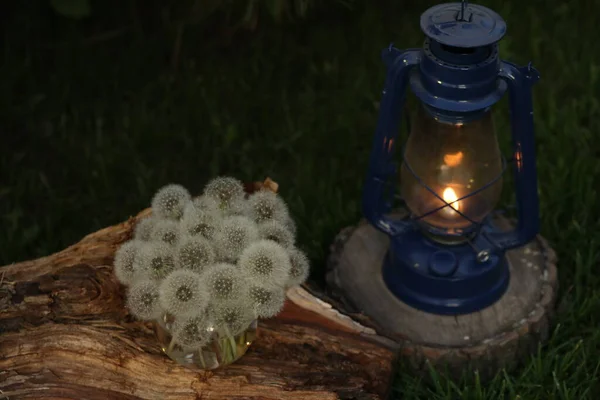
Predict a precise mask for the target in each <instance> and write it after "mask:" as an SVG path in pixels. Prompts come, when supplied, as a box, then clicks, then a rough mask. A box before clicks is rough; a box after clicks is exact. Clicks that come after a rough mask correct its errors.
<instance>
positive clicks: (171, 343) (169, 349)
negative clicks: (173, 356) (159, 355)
mask: <svg viewBox="0 0 600 400" xmlns="http://www.w3.org/2000/svg"><path fill="white" fill-rule="evenodd" d="M173 346H175V336H171V342H170V343H169V347H168V348H167V353H169V354H170V353H171V351H173Z"/></svg>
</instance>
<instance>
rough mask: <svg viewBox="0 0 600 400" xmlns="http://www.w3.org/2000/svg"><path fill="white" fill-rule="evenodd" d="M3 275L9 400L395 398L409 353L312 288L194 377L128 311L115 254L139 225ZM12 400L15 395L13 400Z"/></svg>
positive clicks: (2, 331)
mask: <svg viewBox="0 0 600 400" xmlns="http://www.w3.org/2000/svg"><path fill="white" fill-rule="evenodd" d="M148 212H149V210H146V211H145V212H142V213H141V214H140V215H138V216H137V217H135V218H131V219H130V220H129V221H127V222H124V223H121V224H119V225H116V226H112V227H109V228H106V229H103V230H101V231H98V232H96V233H93V234H91V235H88V236H86V237H85V238H83V240H81V241H80V242H79V243H77V244H75V245H73V246H71V247H69V248H67V249H65V250H63V251H61V252H59V253H57V254H54V255H51V256H48V257H44V258H41V259H38V260H34V261H27V262H23V263H19V264H13V265H8V266H5V267H2V268H0V277H2V278H0V279H1V280H2V281H1V283H0V399H5V398H10V400H16V399H77V400H81V399H88V400H92V399H93V400H95V399H98V400H108V399H124V400H126V399H129V400H133V399H157V400H171V399H173V400H175V399H177V400H179V399H181V400H183V399H185V400H187V399H203V400H213V399H215V400H216V399H219V400H236V399H238V400H242V399H244V400H250V399H252V400H259V399H260V400H275V399H294V400H334V399H356V400H358V399H363V400H367V399H384V398H386V397H387V394H388V391H389V388H390V385H391V379H392V373H393V365H394V360H395V356H396V354H397V350H398V348H397V347H395V346H396V343H395V342H393V341H392V340H389V339H386V338H384V337H381V336H378V335H377V334H376V333H375V332H374V331H373V330H372V329H370V328H368V327H366V326H364V325H363V324H362V323H360V322H357V321H355V320H353V319H351V318H349V317H346V316H344V315H342V314H340V313H339V312H338V311H337V310H336V309H335V308H334V307H333V306H332V305H331V304H332V303H331V302H330V300H329V299H328V298H327V297H326V296H325V295H323V294H322V293H319V292H317V291H315V290H314V289H313V288H310V287H308V286H307V287H304V288H296V289H292V290H290V291H289V292H288V300H287V303H286V306H285V308H284V311H283V312H282V313H281V314H280V315H279V316H278V317H276V318H274V319H271V320H267V321H264V322H261V324H260V326H259V329H260V331H259V338H258V339H257V340H256V341H255V342H254V343H253V345H252V346H251V347H250V349H249V351H248V353H247V354H246V355H245V356H244V357H243V358H242V359H241V360H240V361H239V362H237V363H235V364H233V365H230V366H228V367H226V368H223V369H220V370H215V371H212V372H198V371H192V370H189V369H186V368H184V367H181V366H179V365H178V364H176V363H175V362H173V361H171V360H170V359H169V358H168V357H167V356H165V355H164V354H162V353H161V350H160V347H159V344H158V342H157V341H156V339H155V337H154V332H153V330H152V327H151V325H150V324H147V323H142V322H138V321H135V320H134V319H133V318H132V317H131V316H130V315H129V314H128V312H127V310H126V309H125V307H124V293H125V292H124V287H123V286H121V285H120V284H119V283H118V282H117V281H116V279H115V277H114V275H113V273H112V271H113V268H112V261H113V255H114V252H115V250H116V249H117V248H118V246H119V245H120V244H121V243H123V242H124V241H126V240H128V239H129V238H130V237H131V234H132V229H133V227H134V225H135V223H136V220H137V219H138V218H140V216H143V215H145V214H147V213H148ZM3 396H4V397H3Z"/></svg>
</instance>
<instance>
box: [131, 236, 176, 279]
mask: <svg viewBox="0 0 600 400" xmlns="http://www.w3.org/2000/svg"><path fill="white" fill-rule="evenodd" d="M135 264H136V265H135V268H138V270H140V271H141V272H143V273H144V274H145V275H146V276H148V277H149V278H151V279H163V278H164V277H166V276H167V275H168V274H169V273H170V272H171V271H173V270H174V269H175V260H174V257H173V248H172V247H171V246H169V245H167V244H166V243H164V242H147V243H144V245H143V246H142V247H141V248H140V250H139V252H138V255H137V256H136V258H135Z"/></svg>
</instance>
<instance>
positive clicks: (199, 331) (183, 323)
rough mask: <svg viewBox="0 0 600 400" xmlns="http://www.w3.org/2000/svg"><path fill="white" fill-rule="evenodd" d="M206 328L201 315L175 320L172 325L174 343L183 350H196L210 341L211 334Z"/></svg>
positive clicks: (204, 319) (206, 324) (207, 326)
mask: <svg viewBox="0 0 600 400" xmlns="http://www.w3.org/2000/svg"><path fill="white" fill-rule="evenodd" d="M208 328H209V325H208V323H207V320H206V318H205V317H204V316H203V315H193V316H189V317H185V318H176V319H175V323H174V324H173V337H174V340H175V343H177V344H179V345H180V346H181V347H183V348H184V349H185V350H197V349H199V348H201V347H202V346H204V345H205V344H207V343H208V342H209V341H210V339H211V336H212V332H211V331H210V330H209V329H208Z"/></svg>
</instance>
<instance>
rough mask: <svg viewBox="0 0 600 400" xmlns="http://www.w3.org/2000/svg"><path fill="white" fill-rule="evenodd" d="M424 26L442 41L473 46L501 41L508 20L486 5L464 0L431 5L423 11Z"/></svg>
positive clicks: (426, 33) (459, 45) (427, 31)
mask: <svg viewBox="0 0 600 400" xmlns="http://www.w3.org/2000/svg"><path fill="white" fill-rule="evenodd" d="M421 29H422V30H423V32H424V33H425V35H426V36H427V37H429V38H430V39H431V40H434V41H436V42H438V43H441V44H443V45H447V46H452V47H461V48H472V47H481V46H488V45H491V44H494V43H496V42H498V41H500V39H502V37H503V36H504V35H505V34H506V22H504V20H503V19H502V17H501V16H500V15H498V14H497V13H496V12H494V11H492V10H490V9H489V8H487V7H483V6H479V5H475V4H468V2H467V1H463V2H462V3H446V4H440V5H437V6H434V7H431V8H430V9H428V10H427V11H425V12H424V13H423V14H422V15H421Z"/></svg>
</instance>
